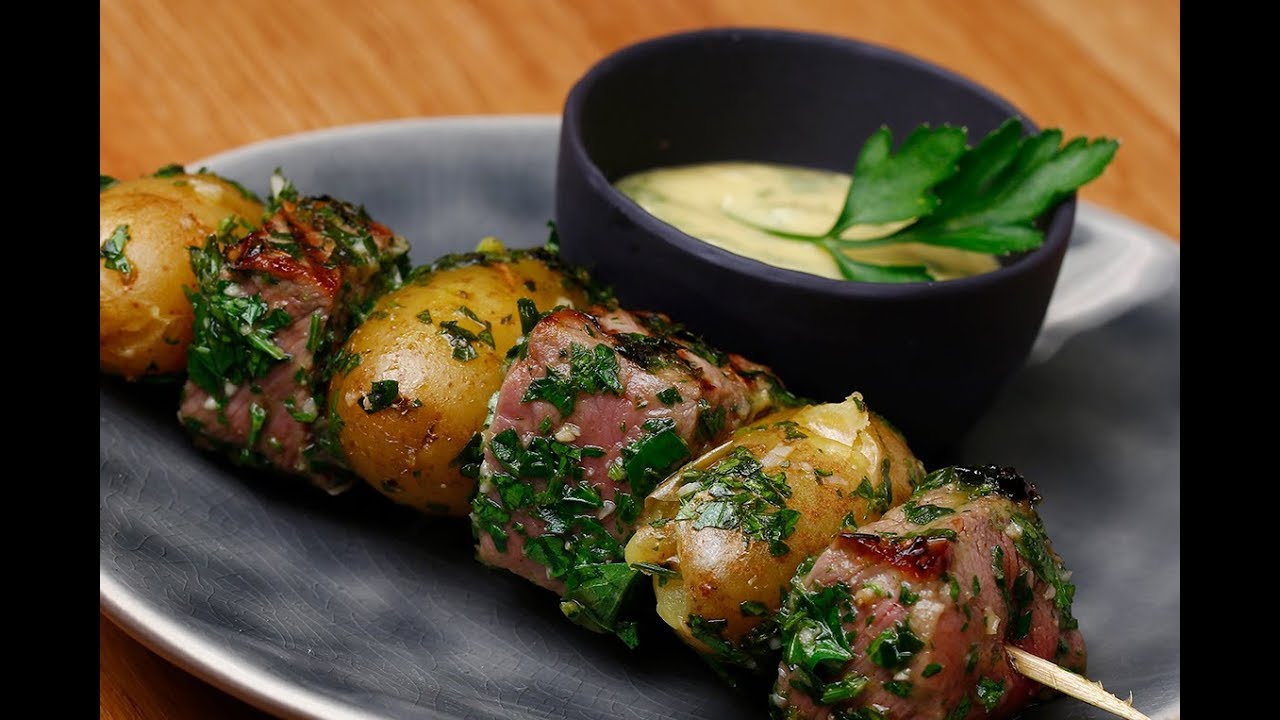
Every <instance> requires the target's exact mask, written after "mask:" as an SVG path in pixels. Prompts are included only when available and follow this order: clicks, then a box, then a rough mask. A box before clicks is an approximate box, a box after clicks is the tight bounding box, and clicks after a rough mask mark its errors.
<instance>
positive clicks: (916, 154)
mask: <svg viewBox="0 0 1280 720" xmlns="http://www.w3.org/2000/svg"><path fill="white" fill-rule="evenodd" d="M1023 130H1024V128H1023V125H1022V122H1021V121H1019V120H1018V119H1017V118H1010V119H1009V120H1008V121H1006V122H1005V123H1004V124H1003V125H1001V126H1000V127H999V128H996V129H995V130H993V131H992V132H991V133H990V134H988V135H987V136H986V137H985V138H983V139H982V140H981V141H980V142H979V143H978V144H977V145H976V146H975V147H973V148H969V147H968V138H967V136H968V133H967V131H966V130H965V129H963V128H956V127H951V126H949V125H943V126H941V127H938V128H931V127H929V126H927V125H922V126H920V127H918V128H916V129H915V130H914V131H913V132H912V133H911V134H910V135H908V136H907V138H906V140H904V141H903V142H902V146H901V147H899V148H898V150H897V152H894V151H893V133H892V132H891V131H890V130H889V128H887V127H882V128H880V129H879V130H877V131H876V132H875V133H873V134H872V135H871V137H870V138H868V139H867V141H866V143H865V144H864V145H863V146H862V151H861V152H860V153H859V154H858V159H857V162H856V164H855V165H854V168H853V181H852V182H851V183H850V185H849V192H848V195H846V197H845V201H844V205H843V207H842V208H841V210H840V214H839V215H838V216H837V218H836V220H835V222H834V223H833V224H832V225H831V228H830V229H829V230H828V231H827V232H825V233H823V234H821V235H803V234H797V233H789V232H783V231H780V230H777V229H774V228H770V227H767V226H763V225H758V224H756V223H753V222H750V221H748V220H746V219H744V218H742V217H738V216H736V215H730V217H731V218H732V219H734V220H735V221H737V222H740V223H743V224H747V225H750V226H752V227H754V228H756V229H757V230H761V231H763V232H767V233H769V234H770V235H774V236H777V237H782V238H787V239H790V240H797V241H803V242H811V243H814V244H816V245H818V246H819V247H821V248H822V249H824V250H826V251H827V252H828V253H830V255H831V257H832V259H833V260H834V261H835V263H836V267H837V268H838V269H839V270H840V274H841V275H842V276H843V277H844V278H845V279H846V280H854V281H859V282H929V281H932V280H934V279H935V278H934V277H933V275H931V274H930V273H929V271H928V269H927V268H926V267H925V266H923V265H878V264H875V263H868V262H862V261H859V260H854V259H853V258H851V257H850V256H849V254H848V251H849V250H857V249H869V248H874V247H883V246H886V245H895V244H900V243H921V244H924V245H935V246H939V247H949V248H956V249H959V250H966V251H969V252H977V253H985V254H990V255H1007V254H1010V253H1018V252H1024V251H1027V250H1032V249H1035V248H1037V247H1039V246H1040V245H1041V244H1042V243H1043V242H1044V231H1043V230H1041V229H1040V228H1038V227H1036V224H1035V223H1036V219H1037V218H1039V217H1040V215H1042V214H1043V213H1044V212H1045V211H1046V210H1048V209H1050V208H1052V207H1053V206H1054V205H1056V204H1058V203H1059V202H1061V201H1062V200H1064V199H1065V198H1066V197H1067V196H1068V195H1070V194H1071V193H1072V192H1074V191H1075V190H1076V189H1077V188H1079V187H1080V186H1082V185H1084V184H1086V183H1088V182H1089V181H1091V180H1093V179H1094V178H1096V177H1098V176H1099V175H1101V174H1102V171H1103V169H1105V168H1106V166H1107V164H1108V163H1110V162H1111V159H1112V158H1113V157H1114V156H1115V153H1116V150H1117V149H1118V147H1119V143H1117V142H1116V141H1115V140H1112V139H1109V138H1095V139H1092V140H1090V139H1088V138H1084V137H1078V138H1075V139H1073V140H1071V141H1070V142H1068V143H1066V144H1065V145H1063V142H1062V140H1063V135H1062V131H1061V130H1045V131H1043V132H1041V133H1039V134H1037V135H1027V136H1024V135H1023ZM887 223H907V224H906V225H905V226H903V227H900V228H898V229H897V230H895V231H894V232H891V233H889V234H888V235H885V236H883V237H879V238H874V239H870V240H849V239H845V238H844V237H843V235H844V233H845V232H846V231H848V230H849V229H850V228H852V227H854V226H855V225H868V224H887Z"/></svg>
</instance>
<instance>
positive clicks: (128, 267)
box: [98, 225, 133, 282]
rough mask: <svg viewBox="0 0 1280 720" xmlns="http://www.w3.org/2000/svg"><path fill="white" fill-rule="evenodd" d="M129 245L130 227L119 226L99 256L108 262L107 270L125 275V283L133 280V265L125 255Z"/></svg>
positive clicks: (99, 251) (100, 249)
mask: <svg viewBox="0 0 1280 720" xmlns="http://www.w3.org/2000/svg"><path fill="white" fill-rule="evenodd" d="M128 243H129V226H128V225H117V226H116V229H115V230H113V231H112V232H111V236H110V237H108V238H107V240H106V242H104V243H102V247H101V248H99V249H98V255H99V256H101V257H102V259H103V260H105V261H106V262H105V263H104V264H105V265H106V268H107V269H108V270H115V271H116V272H118V273H120V274H121V275H123V276H124V280H125V282H129V281H131V280H133V264H132V263H130V262H129V258H128V257H126V256H125V254H124V246H125V245H127V244H128Z"/></svg>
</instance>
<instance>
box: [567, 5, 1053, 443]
mask: <svg viewBox="0 0 1280 720" xmlns="http://www.w3.org/2000/svg"><path fill="white" fill-rule="evenodd" d="M1011 116H1020V117H1021V116H1022V113H1020V112H1019V111H1018V109H1017V108H1015V107H1014V106H1013V105H1011V104H1010V103H1008V102H1007V101H1005V100H1003V99H1001V98H1000V97H998V96H997V95H995V94H994V93H992V92H991V91H989V90H987V89H985V88H983V87H981V86H979V85H977V84H975V83H973V82H972V81H970V80H967V79H965V78H963V77H960V76H958V75H956V74H954V73H951V72H949V71H946V70H943V69H942V68H939V67H936V66H934V65H931V64H929V63H926V62H923V61H921V60H919V59H916V58H913V57H911V56H908V55H904V54H902V53H898V52H894V51H892V50H887V49H885V48H881V47H877V46H874V45H868V44H866V43H862V42H857V41H854V40H849V39H845V38H838V37H831V36H826V35H816V34H808V33H797V32H787V31H780V30H765V29H716V30H704V31H697V32H690V33H684V34H679V35H672V36H667V37H661V38H658V39H655V40H650V41H647V42H643V43H640V44H637V45H633V46H631V47H628V48H625V49H623V50H620V51H618V52H617V53H614V54H613V55H610V56H609V57H607V58H605V59H604V60H602V61H601V62H600V63H598V64H597V65H596V66H595V67H593V68H592V69H591V70H590V71H589V72H587V74H586V75H585V76H584V77H583V78H582V79H581V80H579V81H578V83H577V85H575V86H574V88H573V90H572V91H571V92H570V94H569V98H568V101H567V102H566V104H565V110H564V123H563V126H562V129H561V137H560V151H559V153H560V154H559V165H558V169H557V172H558V175H557V180H556V221H557V225H558V227H559V231H560V237H561V246H562V252H563V253H564V256H565V257H566V258H567V259H568V260H570V261H572V262H575V263H579V264H582V265H585V266H587V267H589V268H591V269H592V270H593V271H594V273H595V275H596V277H598V278H599V279H600V280H603V281H604V282H607V283H609V284H612V285H613V286H614V288H615V289H616V291H617V294H618V298H619V299H620V300H621V301H622V303H623V304H624V305H625V306H627V307H631V308H637V309H656V310H662V311H665V312H667V313H669V314H670V315H671V316H672V317H673V318H674V319H676V320H678V321H680V322H682V323H685V324H686V325H688V326H689V327H690V328H692V329H693V330H696V331H697V332H700V333H702V334H703V335H705V336H706V337H707V338H708V339H709V340H711V341H713V342H715V343H718V344H719V345H720V346H722V347H724V348H726V349H729V350H732V351H734V352H737V353H740V354H742V355H745V356H746V357H749V358H751V359H753V360H756V361H758V362H763V363H766V364H768V365H771V366H772V367H773V368H774V369H775V370H776V371H777V372H778V374H779V375H780V376H781V377H782V378H783V379H784V380H785V381H786V383H787V384H788V386H789V387H790V388H791V389H792V390H794V391H796V392H798V393H800V394H802V395H806V396H809V397H813V398H815V399H821V400H836V399H840V398H843V397H844V396H846V395H847V394H848V393H850V392H852V391H854V390H861V391H862V392H863V394H864V396H865V398H866V400H867V402H868V403H869V404H870V405H871V407H872V408H874V409H875V410H877V411H878V412H880V413H881V414H883V415H884V416H885V417H887V418H888V419H889V420H890V421H892V422H893V423H895V424H896V425H898V426H899V427H900V428H901V429H902V430H903V431H904V432H905V433H906V435H907V438H908V440H909V441H910V443H911V445H912V447H913V448H914V449H915V450H916V451H917V452H918V453H920V454H922V455H924V456H925V457H926V458H928V459H932V460H935V461H946V460H947V459H948V456H949V455H950V453H949V452H948V451H949V450H950V449H951V448H953V447H954V446H955V445H956V444H957V443H958V442H959V441H960V439H961V438H962V437H963V435H964V433H965V432H966V431H967V430H968V429H969V428H970V427H971V426H972V425H973V424H974V422H975V421H976V420H977V419H978V418H979V416H980V415H981V414H982V412H983V411H984V410H985V409H986V408H987V406H988V405H989V404H990V402H991V401H992V399H993V398H994V396H995V394H996V392H997V391H998V390H999V389H1000V387H1001V385H1002V384H1003V383H1004V381H1005V380H1006V379H1007V378H1008V377H1009V375H1010V374H1011V373H1012V372H1013V371H1015V370H1016V369H1017V368H1018V367H1019V366H1021V364H1022V363H1023V362H1024V361H1025V359H1026V356H1027V353H1028V352H1029V351H1030V349H1031V345H1032V342H1033V341H1034V340H1035V337H1036V334H1037V333H1038V332H1039V329H1040V325H1041V322H1042V321H1043V319H1044V313H1045V309H1046V307H1047V306H1048V303H1049V296H1050V294H1051V293H1052V291H1053V286H1054V282H1055V281H1056V279H1057V276H1058V269H1059V266H1060V265H1061V262H1062V256H1063V253H1064V252H1065V251H1066V248H1067V240H1068V237H1069V235H1070V232H1071V226H1072V222H1073V220H1074V217H1075V205H1076V203H1075V197H1074V195H1073V196H1072V197H1071V198H1070V199H1068V200H1067V201H1065V202H1063V203H1062V204H1061V205H1059V206H1058V207H1057V208H1055V209H1054V210H1052V211H1051V212H1050V214H1049V217H1047V218H1045V219H1044V221H1045V227H1046V230H1047V234H1046V240H1045V243H1044V245H1042V246H1041V247H1040V248H1038V249H1036V250H1034V251H1032V252H1030V253H1027V254H1026V255H1024V256H1022V257H1020V258H1017V259H1015V260H1012V261H1009V262H1006V263H1005V264H1004V266H1003V267H1001V268H1000V269H998V270H996V271H994V272H991V273H987V274H984V275H978V276H974V277H968V278H961V279H956V280H947V281H942V282H933V283H910V284H903V285H893V284H877V283H854V282H847V281H842V280H832V279H827V278H822V277H817V276H814V275H810V274H806V273H801V272H796V271H792V270H784V269H780V268H776V267H772V266H770V265H766V264H764V263H760V262H757V261H755V260H751V259H749V258H746V257H743V256H740V255H735V254H733V253H730V252H728V251H726V250H722V249H720V248H718V247H715V246H712V245H710V244H707V243H704V242H702V241H700V240H697V239H695V238H693V237H690V236H688V235H686V234H685V233H683V232H681V231H679V230H677V229H675V228H674V227H672V226H670V225H668V224H666V223H664V222H663V221H661V220H658V219H657V218H655V217H653V216H652V215H650V214H649V213H648V212H646V211H645V210H643V209H642V208H641V207H640V206H639V205H637V204H636V203H634V202H632V201H631V200H630V199H629V198H627V197H626V196H624V195H623V194H622V193H620V192H618V191H617V190H615V189H614V188H613V186H612V184H611V183H612V182H613V181H615V180H617V179H618V178H621V177H623V176H625V175H627V174H630V173H633V172H636V171H639V170H644V169H648V168H652V167H658V166H667V165H681V164H686V163H696V162H707V161H716V160H755V161H768V162H778V163H789V164H795V165H806V166H811V167H817V168H825V169H829V170H838V171H842V172H848V171H849V170H850V168H852V167H853V164H854V160H855V159H856V157H857V153H858V151H859V149H860V148H861V146H862V143H863V141H864V140H865V139H866V138H867V137H868V136H869V135H871V133H872V132H874V131H875V130H876V129H877V128H879V127H880V126H882V125H887V126H888V127H890V128H891V129H893V130H894V131H895V136H896V137H897V138H898V139H901V138H902V137H903V136H904V135H905V134H906V133H907V132H908V131H909V130H911V129H913V128H915V127H916V126H917V125H919V124H920V123H924V122H928V123H933V124H935V125H937V124H941V123H951V124H953V125H961V126H965V127H967V128H968V129H969V134H970V140H971V141H976V139H977V138H979V137H981V136H982V135H984V134H986V133H987V132H989V131H991V130H993V129H995V128H996V127H997V126H999V125H1000V124H1001V123H1002V122H1004V121H1005V120H1006V119H1008V118H1009V117H1011ZM1023 122H1024V124H1026V125H1027V126H1028V127H1029V130H1030V131H1035V128H1034V127H1033V126H1031V124H1030V123H1029V122H1028V121H1027V120H1026V119H1025V118H1024V119H1023Z"/></svg>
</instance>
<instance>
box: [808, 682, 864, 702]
mask: <svg viewBox="0 0 1280 720" xmlns="http://www.w3.org/2000/svg"><path fill="white" fill-rule="evenodd" d="M869 682H870V681H869V680H867V678H865V677H863V676H862V675H850V676H849V677H846V678H842V679H840V680H836V681H835V682H830V683H827V684H826V685H825V686H823V688H822V695H821V696H820V697H819V698H818V702H820V703H822V704H823V705H834V704H836V703H841V702H844V701H846V700H852V699H854V698H855V697H857V696H858V695H860V694H861V693H862V691H863V690H865V689H866V687H867V684H868V683H869Z"/></svg>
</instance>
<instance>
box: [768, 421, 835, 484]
mask: <svg viewBox="0 0 1280 720" xmlns="http://www.w3.org/2000/svg"><path fill="white" fill-rule="evenodd" d="M773 426H774V427H775V428H782V429H783V431H784V433H783V437H784V438H785V439H787V440H803V439H805V438H807V437H809V436H808V435H806V434H805V432H804V431H803V430H801V429H800V423H797V422H796V421H795V420H779V421H778V422H776V423H774V424H773ZM827 474H828V475H830V474H831V473H827Z"/></svg>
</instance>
